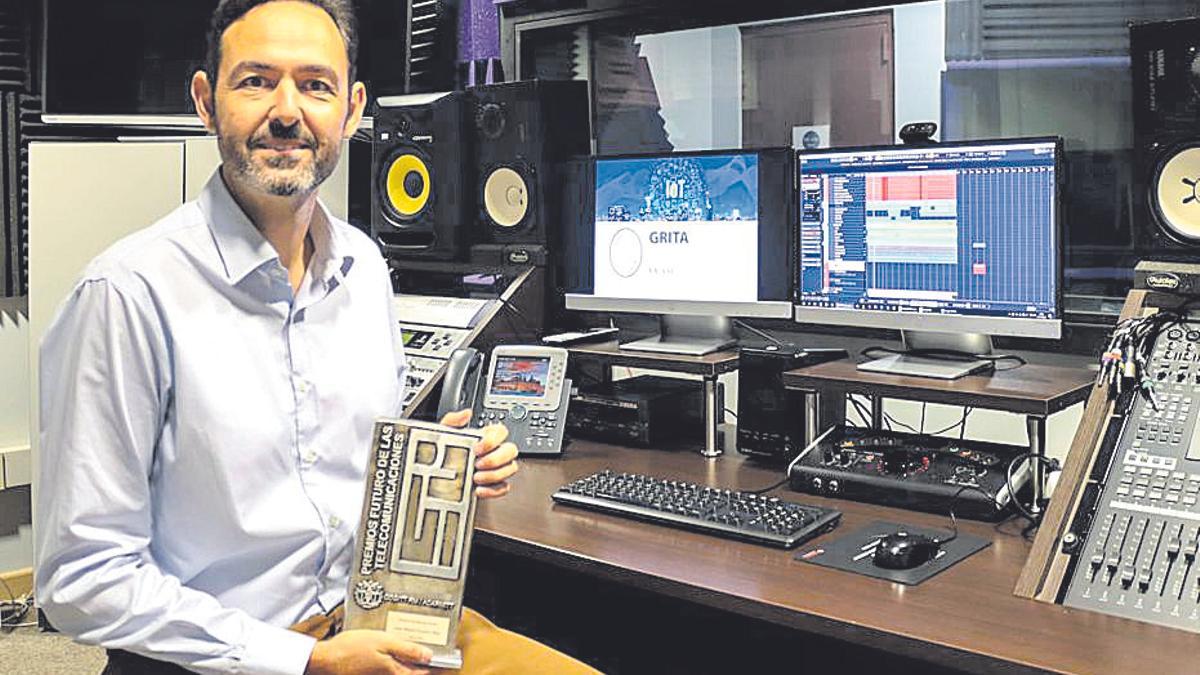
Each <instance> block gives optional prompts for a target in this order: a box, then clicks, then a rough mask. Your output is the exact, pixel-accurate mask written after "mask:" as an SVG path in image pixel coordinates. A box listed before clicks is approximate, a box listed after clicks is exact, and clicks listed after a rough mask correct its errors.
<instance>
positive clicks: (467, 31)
mask: <svg viewBox="0 0 1200 675" xmlns="http://www.w3.org/2000/svg"><path fill="white" fill-rule="evenodd" d="M498 58H500V14H499V11H498V10H497V9H496V4H495V3H494V2H493V0H462V3H461V4H460V5H459V10H458V60H459V62H460V63H461V62H464V61H478V60H482V59H498Z"/></svg>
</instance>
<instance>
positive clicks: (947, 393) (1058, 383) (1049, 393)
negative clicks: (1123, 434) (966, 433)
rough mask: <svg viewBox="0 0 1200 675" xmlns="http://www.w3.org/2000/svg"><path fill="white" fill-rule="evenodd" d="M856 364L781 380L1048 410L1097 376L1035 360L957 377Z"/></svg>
mask: <svg viewBox="0 0 1200 675" xmlns="http://www.w3.org/2000/svg"><path fill="white" fill-rule="evenodd" d="M856 366H857V364H856V363H855V362H854V361H851V360H848V359H842V360H840V361H830V362H828V363H822V364H819V365H816V366H810V367H808V368H798V369H796V370H789V371H787V372H786V373H784V374H783V384H784V386H785V387H791V388H794V389H822V388H829V387H836V388H838V389H842V390H845V391H847V392H849V393H854V394H877V395H879V396H883V397H885V398H907V399H915V400H920V401H929V402H930V403H948V404H951V405H970V406H976V407H980V408H990V409H993V410H1004V411H1007V412H1014V413H1024V414H1027V415H1050V414H1052V413H1055V412H1058V411H1059V410H1062V409H1064V408H1068V407H1070V406H1072V405H1074V404H1076V403H1079V402H1082V401H1083V400H1085V399H1086V398H1087V395H1088V393H1089V392H1090V391H1091V387H1092V385H1093V384H1094V382H1095V379H1096V373H1094V372H1092V371H1090V370H1087V369H1086V368H1064V367H1062V366H1046V365H1039V364H1032V363H1031V364H1026V365H1024V366H1021V367H1020V368H1013V369H1011V370H1008V369H1003V367H1002V369H1001V370H999V371H997V372H995V373H991V374H987V375H968V376H966V377H962V378H959V379H957V380H937V379H933V378H929V377H907V376H903V375H888V374H885V373H872V372H868V371H862V370H857V368H856Z"/></svg>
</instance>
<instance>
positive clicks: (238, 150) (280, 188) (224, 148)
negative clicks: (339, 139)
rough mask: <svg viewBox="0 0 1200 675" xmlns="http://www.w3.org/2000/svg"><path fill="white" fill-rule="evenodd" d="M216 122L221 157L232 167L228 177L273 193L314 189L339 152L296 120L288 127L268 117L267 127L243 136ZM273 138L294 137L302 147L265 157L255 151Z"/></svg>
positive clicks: (288, 194) (286, 194)
mask: <svg viewBox="0 0 1200 675" xmlns="http://www.w3.org/2000/svg"><path fill="white" fill-rule="evenodd" d="M215 126H216V131H217V144H218V146H219V148H220V151H221V161H222V162H224V163H225V166H226V167H228V168H229V169H231V171H230V172H229V173H228V174H227V178H228V179H232V180H236V181H238V182H239V183H241V184H243V185H245V186H247V187H249V188H251V189H254V190H257V191H259V192H264V193H266V194H269V195H273V196H276V197H292V196H295V195H301V194H308V193H310V192H312V191H313V190H316V189H317V188H318V187H319V186H320V185H321V183H323V182H325V179H326V178H329V176H330V175H331V174H332V173H333V171H334V169H335V168H337V163H338V159H339V158H340V154H341V146H340V145H339V144H337V143H323V142H320V141H318V140H317V138H316V137H315V136H314V135H313V134H311V133H310V132H309V131H307V130H305V129H303V128H302V127H301V125H300V123H299V122H297V123H295V124H293V125H292V126H290V127H289V126H284V125H283V124H281V123H279V122H278V121H276V120H271V122H270V123H269V124H268V125H267V128H266V129H260V130H259V131H257V132H255V133H254V134H253V135H252V136H250V137H249V138H247V139H244V140H243V139H241V138H237V137H234V136H233V135H226V134H222V133H221V126H220V124H219V123H216V124H215ZM272 139H278V140H297V141H300V142H301V143H303V144H304V147H303V148H302V149H301V150H300V151H299V156H294V154H287V155H278V154H274V153H272V154H270V155H269V156H266V157H264V156H263V155H262V154H261V153H256V152H255V150H258V149H260V148H265V147H267V144H268V143H270V141H271V140H272ZM306 153H311V155H312V156H311V158H306V157H305V156H304V155H305V154H306ZM306 159H308V161H305V160H306Z"/></svg>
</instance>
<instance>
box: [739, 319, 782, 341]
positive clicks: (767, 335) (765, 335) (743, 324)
mask: <svg viewBox="0 0 1200 675" xmlns="http://www.w3.org/2000/svg"><path fill="white" fill-rule="evenodd" d="M733 323H734V325H736V326H741V327H742V328H745V329H746V330H748V331H750V332H751V333H754V334H756V335H758V336H759V337H763V338H766V339H767V340H768V341H770V342H774V343H775V344H777V345H779V346H780V347H782V346H783V345H785V344H787V343H786V342H784V341H783V340H780V339H779V338H777V337H775V336H774V335H771V334H770V333H768V332H767V331H765V330H760V329H758V328H755V327H754V326H751V325H750V324H748V323H746V322H745V321H742V320H741V319H734V320H733Z"/></svg>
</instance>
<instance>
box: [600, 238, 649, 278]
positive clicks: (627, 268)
mask: <svg viewBox="0 0 1200 675" xmlns="http://www.w3.org/2000/svg"><path fill="white" fill-rule="evenodd" d="M608 263H609V265H611V266H612V270H613V271H614V272H616V273H617V276H619V277H623V278H625V279H628V278H629V277H631V276H633V275H634V274H637V271H638V269H640V268H641V266H642V238H641V237H639V236H638V235H637V233H636V232H634V231H633V230H631V229H629V228H628V227H622V228H621V229H619V230H617V233H616V234H614V235H613V238H612V240H611V241H610V242H609V244H608Z"/></svg>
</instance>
